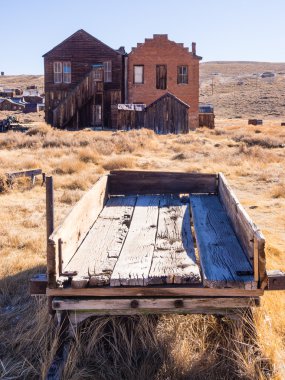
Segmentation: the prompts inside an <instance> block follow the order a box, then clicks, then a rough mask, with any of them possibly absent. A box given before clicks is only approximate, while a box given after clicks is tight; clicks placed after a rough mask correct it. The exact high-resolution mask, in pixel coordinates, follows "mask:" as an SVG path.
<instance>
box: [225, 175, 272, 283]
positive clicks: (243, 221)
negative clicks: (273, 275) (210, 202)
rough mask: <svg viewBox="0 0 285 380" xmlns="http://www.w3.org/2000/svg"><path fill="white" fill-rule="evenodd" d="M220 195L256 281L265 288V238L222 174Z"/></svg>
mask: <svg viewBox="0 0 285 380" xmlns="http://www.w3.org/2000/svg"><path fill="white" fill-rule="evenodd" d="M218 195H219V198H220V200H221V202H222V204H223V206H224V208H225V210H226V212H227V215H228V217H229V219H230V221H231V224H232V227H233V229H234V231H235V233H236V235H237V237H238V239H239V242H240V244H241V246H242V248H243V250H244V252H245V253H246V255H247V257H248V259H249V261H250V262H251V264H252V268H253V275H254V280H255V281H256V282H257V283H259V285H260V287H264V284H265V283H267V274H266V267H265V265H266V261H265V239H264V236H263V234H262V233H261V231H260V230H259V229H258V227H257V226H256V225H255V224H254V223H253V222H252V221H251V219H250V217H249V215H248V214H247V212H246V211H245V209H244V208H243V206H242V205H241V204H240V202H239V201H238V199H237V197H236V196H235V194H234V192H233V190H232V189H231V187H230V186H229V184H228V182H227V180H226V179H225V177H224V175H223V174H222V173H219V175H218Z"/></svg>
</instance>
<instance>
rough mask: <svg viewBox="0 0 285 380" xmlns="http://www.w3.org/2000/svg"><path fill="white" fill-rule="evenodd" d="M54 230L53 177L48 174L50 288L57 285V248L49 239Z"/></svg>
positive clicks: (48, 274) (47, 220) (48, 271)
mask: <svg viewBox="0 0 285 380" xmlns="http://www.w3.org/2000/svg"><path fill="white" fill-rule="evenodd" d="M53 230H54V213H53V178H52V176H46V234H47V280H48V287H50V288H55V287H56V257H55V255H56V249H55V244H54V242H53V241H52V240H50V239H49V237H50V235H51V234H52V233H53Z"/></svg>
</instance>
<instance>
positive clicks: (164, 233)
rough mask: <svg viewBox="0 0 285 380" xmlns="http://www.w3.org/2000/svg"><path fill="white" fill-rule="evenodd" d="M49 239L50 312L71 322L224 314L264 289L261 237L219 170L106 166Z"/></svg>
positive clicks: (251, 301) (255, 300) (253, 301)
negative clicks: (99, 317)
mask: <svg viewBox="0 0 285 380" xmlns="http://www.w3.org/2000/svg"><path fill="white" fill-rule="evenodd" d="M49 183H50V178H47V188H48V186H49ZM48 194H49V192H48ZM47 210H48V215H50V216H48V226H49V225H50V224H51V222H50V221H51V219H52V215H53V214H52V212H53V211H52V210H53V206H52V197H51V196H48V197H47ZM51 230H52V228H51V227H50V228H49V229H48V231H49V232H51ZM48 237H49V238H48V251H47V259H48V278H47V282H48V283H47V290H46V293H47V295H48V297H49V298H50V300H52V302H51V305H52V310H53V311H62V310H67V311H69V313H70V315H73V316H74V315H75V314H76V315H77V318H78V315H79V313H84V317H83V316H82V317H80V318H82V319H84V318H85V317H86V316H88V315H90V313H91V314H92V315H93V314H132V313H139V312H155V313H160V312H163V313H164V312H186V313H188V312H190V313H195V312H205V313H218V314H219V313H220V314H225V313H227V312H231V311H233V310H234V309H237V308H238V309H240V308H243V307H248V306H249V305H253V304H254V305H256V304H258V301H259V296H261V295H262V294H263V289H264V287H265V282H266V271H265V253H264V244H265V241H264V238H263V236H262V234H261V232H260V231H259V230H258V228H257V227H256V226H255V225H254V223H252V221H251V220H250V218H249V217H248V215H247V214H246V212H245V211H244V209H243V207H242V206H241V205H240V203H239V202H238V200H237V199H236V197H235V195H234V194H233V192H232V190H231V189H230V187H229V186H228V184H227V182H226V180H225V178H224V176H223V175H222V174H198V173H167V172H145V171H113V172H111V173H110V174H109V175H105V176H103V177H101V178H100V179H99V180H98V182H97V183H96V184H95V185H94V186H93V188H92V189H91V190H89V191H88V192H87V193H86V194H85V195H84V196H83V198H82V199H81V200H80V201H79V202H78V203H77V204H76V205H75V206H74V208H73V209H72V211H71V212H70V214H69V215H68V216H67V217H66V219H65V220H64V222H63V223H62V224H61V225H60V226H59V227H58V228H57V229H56V230H55V231H54V232H53V233H52V234H51V235H50V234H49V233H48ZM77 320H78V319H77Z"/></svg>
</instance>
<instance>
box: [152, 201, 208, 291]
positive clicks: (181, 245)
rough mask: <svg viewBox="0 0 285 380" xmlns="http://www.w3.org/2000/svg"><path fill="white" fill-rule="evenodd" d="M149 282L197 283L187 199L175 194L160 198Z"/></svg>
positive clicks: (197, 269) (197, 272) (197, 277)
mask: <svg viewBox="0 0 285 380" xmlns="http://www.w3.org/2000/svg"><path fill="white" fill-rule="evenodd" d="M148 278H149V280H148V283H149V284H165V283H167V284H172V283H174V284H181V283H199V282H201V276H200V271H199V267H198V265H197V264H196V258H195V249H194V244H193V238H192V234H191V226H190V211H189V202H187V203H182V202H181V199H180V198H179V197H178V196H170V195H169V196H165V197H162V198H161V200H160V207H159V217H158V227H157V237H156V242H155V250H154V254H153V260H152V266H151V269H150V272H149V276H148Z"/></svg>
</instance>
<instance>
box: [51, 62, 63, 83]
mask: <svg viewBox="0 0 285 380" xmlns="http://www.w3.org/2000/svg"><path fill="white" fill-rule="evenodd" d="M53 75H54V83H61V82H62V63H61V62H54V63H53Z"/></svg>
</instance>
